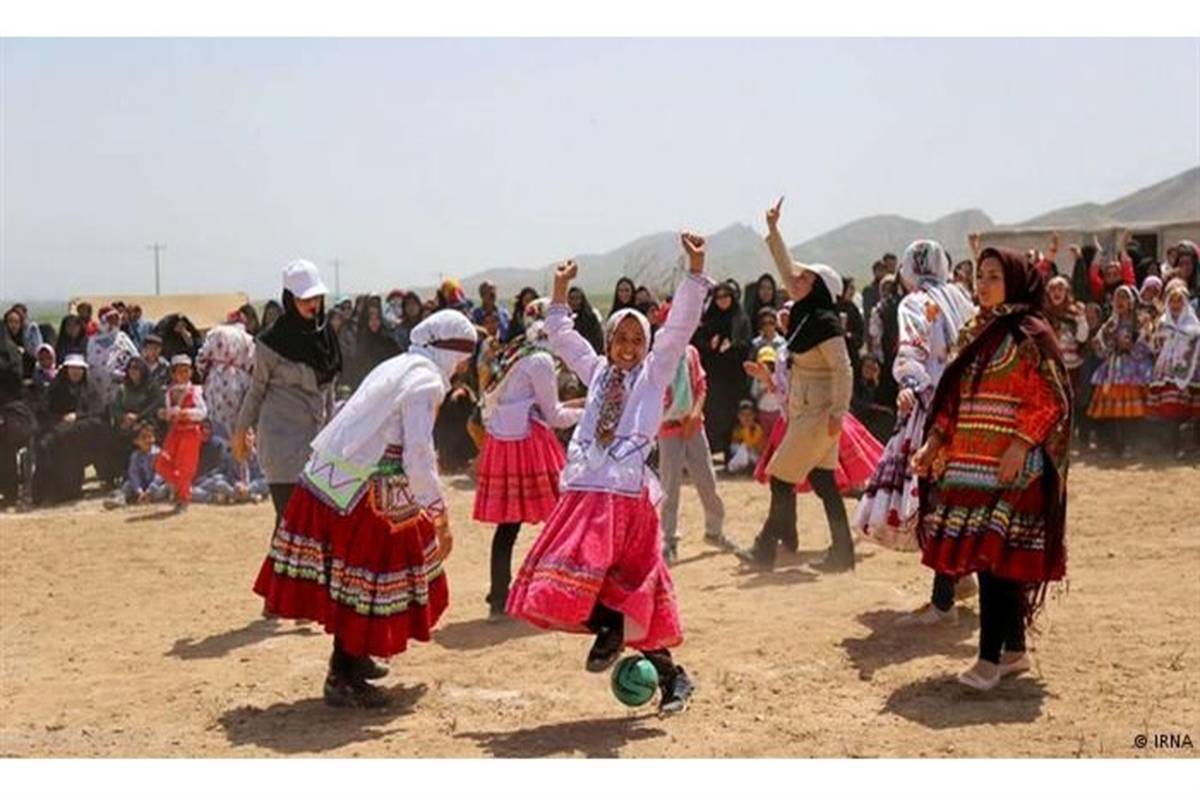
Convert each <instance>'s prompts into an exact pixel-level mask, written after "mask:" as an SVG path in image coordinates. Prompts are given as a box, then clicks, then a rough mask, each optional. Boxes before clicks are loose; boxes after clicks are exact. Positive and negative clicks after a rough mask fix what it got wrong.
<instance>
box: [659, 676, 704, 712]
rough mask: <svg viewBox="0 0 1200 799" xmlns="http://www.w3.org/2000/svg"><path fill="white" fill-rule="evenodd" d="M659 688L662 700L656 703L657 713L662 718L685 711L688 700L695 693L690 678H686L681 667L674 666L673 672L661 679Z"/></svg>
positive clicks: (694, 687)
mask: <svg viewBox="0 0 1200 799" xmlns="http://www.w3.org/2000/svg"><path fill="white" fill-rule="evenodd" d="M659 688H660V690H661V691H662V700H661V701H660V702H659V703H658V712H659V713H661V714H662V715H664V716H669V715H671V714H673V713H681V712H683V711H684V710H686V709H687V705H688V700H689V699H691V698H692V694H694V693H695V692H696V685H695V683H693V682H692V679H691V677H688V674H687V672H686V671H684V669H683V666H676V667H675V672H674V673H673V674H671V675H669V676H668V677H666V678H665V679H663V680H662V681H661V682H660V684H659Z"/></svg>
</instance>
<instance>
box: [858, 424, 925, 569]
mask: <svg viewBox="0 0 1200 799" xmlns="http://www.w3.org/2000/svg"><path fill="white" fill-rule="evenodd" d="M924 437H925V411H924V410H923V409H922V408H921V407H919V406H918V407H915V408H913V410H912V411H911V412H910V413H909V414H908V416H907V417H906V418H905V419H903V420H902V421H901V422H900V426H899V427H897V428H896V432H895V433H893V434H892V437H891V438H889V439H888V443H887V446H886V447H884V450H883V457H882V458H880V460H879V465H877V466H876V467H875V471H874V472H873V473H872V474H871V479H870V480H868V481H867V487H866V490H865V491H863V495H862V499H860V500H859V501H858V508H857V510H855V512H854V521H853V524H852V527H853V528H854V529H855V530H857V531H859V532H860V533H861V534H862V535H863V537H864V538H867V539H869V540H871V541H874V542H875V543H876V544H880V545H881V546H885V547H887V548H888V549H896V550H900V551H902V552H911V551H913V550H916V549H918V546H917V517H918V512H919V510H920V504H921V497H920V491H919V487H918V484H917V476H916V474H914V473H913V471H912V468H911V467H910V462H911V461H912V456H913V454H914V453H915V452H916V451H917V450H918V449H920V448H921V442H922V441H923V440H924Z"/></svg>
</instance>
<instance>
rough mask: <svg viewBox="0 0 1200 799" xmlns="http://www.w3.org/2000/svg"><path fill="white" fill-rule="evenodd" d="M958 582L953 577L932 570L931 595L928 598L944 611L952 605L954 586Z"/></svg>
mask: <svg viewBox="0 0 1200 799" xmlns="http://www.w3.org/2000/svg"><path fill="white" fill-rule="evenodd" d="M957 583H958V580H955V579H954V578H953V577H950V576H949V575H946V574H940V573H938V572H934V575H933V595H932V596H931V597H930V598H929V601H930V603H932V604H933V606H934V607H935V608H937V609H938V610H940V611H942V612H943V613H945V612H946V611H948V610H950V608H952V607H954V586H955V585H956V584H957Z"/></svg>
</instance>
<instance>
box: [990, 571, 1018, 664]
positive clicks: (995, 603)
mask: <svg viewBox="0 0 1200 799" xmlns="http://www.w3.org/2000/svg"><path fill="white" fill-rule="evenodd" d="M1021 589H1022V587H1021V584H1020V583H1018V582H1016V581H1015V580H1005V579H1004V578H1003V577H996V576H995V575H993V574H992V573H990V572H985V571H981V572H979V659H980V660H986V661H988V662H989V663H999V662H1000V653H1001V651H1004V652H1024V651H1025V614H1024V612H1023V607H1022V605H1023V599H1024V598H1023V596H1022V590H1021Z"/></svg>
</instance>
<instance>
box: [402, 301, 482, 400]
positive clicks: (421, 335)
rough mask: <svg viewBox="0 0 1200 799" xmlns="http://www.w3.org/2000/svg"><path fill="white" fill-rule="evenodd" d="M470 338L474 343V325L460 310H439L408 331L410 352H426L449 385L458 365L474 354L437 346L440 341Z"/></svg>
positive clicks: (421, 353)
mask: <svg viewBox="0 0 1200 799" xmlns="http://www.w3.org/2000/svg"><path fill="white" fill-rule="evenodd" d="M453 340H459V341H463V340H466V341H470V342H471V344H474V343H475V340H476V332H475V325H473V324H471V320H470V319H468V318H467V317H466V316H464V315H463V314H461V313H459V312H458V311H451V310H449V309H446V310H442V311H437V312H436V313H433V314H431V315H430V316H429V318H428V319H426V320H425V321H423V322H421V323H420V324H419V325H417V326H416V327H414V328H413V329H412V333H410V334H409V347H408V351H409V352H415V353H417V354H418V355H424V356H425V357H426V358H428V359H429V360H431V361H433V363H434V364H435V365H436V366H437V368H438V371H439V372H441V375H442V379H443V380H444V381H445V382H446V383H447V384H449V382H450V376H451V375H453V374H454V371H455V370H456V369H458V366H459V364H461V363H462V362H463V361H465V360H467V359H468V358H470V357H471V355H472V353H471V352H461V351H459V350H451V349H445V348H443V347H439V346H437V343H438V342H439V341H453Z"/></svg>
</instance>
